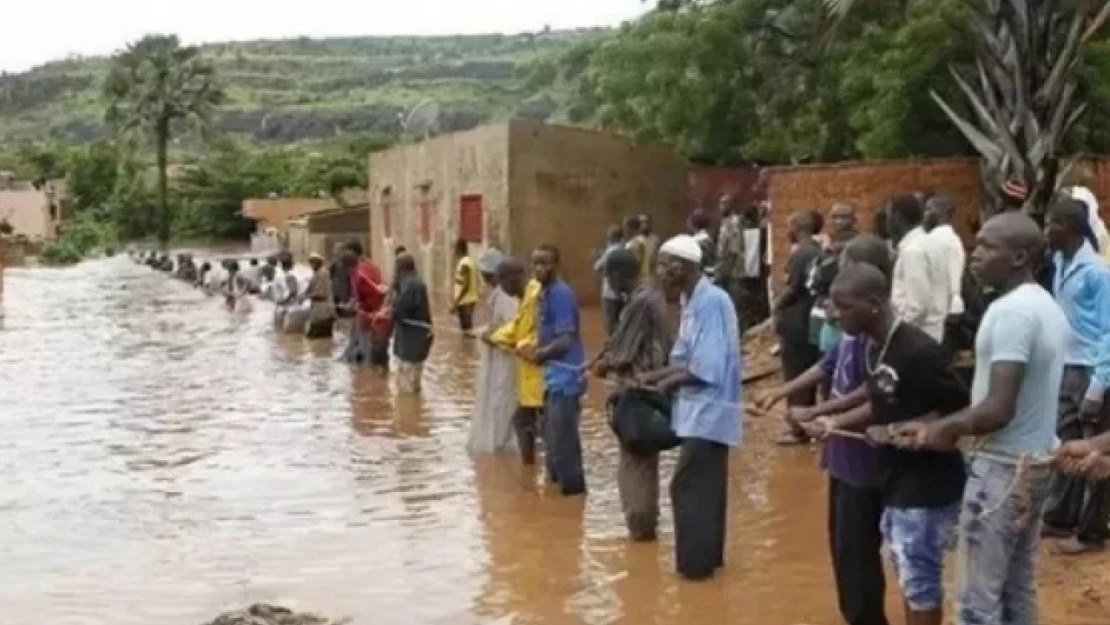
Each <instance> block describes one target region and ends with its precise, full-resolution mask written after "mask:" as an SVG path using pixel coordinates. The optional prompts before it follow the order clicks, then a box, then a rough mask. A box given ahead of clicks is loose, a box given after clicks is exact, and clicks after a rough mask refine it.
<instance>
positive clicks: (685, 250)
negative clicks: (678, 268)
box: [659, 234, 701, 264]
mask: <svg viewBox="0 0 1110 625" xmlns="http://www.w3.org/2000/svg"><path fill="white" fill-rule="evenodd" d="M659 253H660V254H669V255H671V256H674V257H675V258H681V259H682V260H688V261H690V262H692V263H695V264H701V245H700V244H699V243H698V240H697V239H695V238H694V237H692V236H690V235H688V234H680V235H678V236H675V237H671V238H669V239H667V242H666V243H664V244H663V245H662V246H661V247H660V248H659Z"/></svg>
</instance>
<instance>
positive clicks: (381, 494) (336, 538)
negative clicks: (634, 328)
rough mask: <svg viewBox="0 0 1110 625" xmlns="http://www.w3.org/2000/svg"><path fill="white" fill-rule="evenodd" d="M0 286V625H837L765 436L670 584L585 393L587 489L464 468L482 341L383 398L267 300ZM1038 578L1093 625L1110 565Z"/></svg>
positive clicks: (814, 482) (79, 282) (825, 577)
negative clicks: (708, 562)
mask: <svg viewBox="0 0 1110 625" xmlns="http://www.w3.org/2000/svg"><path fill="white" fill-rule="evenodd" d="M6 282H7V284H6V288H5V294H4V307H5V310H6V313H7V314H6V319H5V320H4V327H3V328H2V329H0V422H2V423H3V435H2V436H0V476H3V487H2V488H0V562H2V563H3V566H0V623H3V624H4V625H8V624H12V625H20V624H23V623H51V624H52V625H71V624H72V625H85V624H89V625H93V624H95V625H100V624H112V625H190V624H194V623H200V622H203V621H206V620H210V619H211V618H213V617H214V616H215V615H216V614H218V613H220V612H222V611H224V610H226V609H230V608H234V607H240V606H243V605H246V604H249V603H253V602H268V603H277V604H283V605H288V606H291V607H294V608H297V609H303V610H308V611H312V612H317V613H321V614H325V615H329V616H332V617H350V618H351V619H352V621H351V622H353V623H367V624H369V623H373V624H375V625H382V624H385V625H391V624H396V625H411V624H425V623H427V624H456V623H457V624H469V623H486V622H504V623H508V622H512V623H517V624H525V623H529V624H530V623H543V624H552V625H559V624H564V623H566V624H577V623H589V624H601V623H627V624H630V625H631V624H636V625H639V624H655V623H658V624H670V623H675V624H678V623H681V624H702V623H704V624H707V625H709V624H713V625H716V624H719V623H730V624H734V625H744V624H749V623H750V624H752V625H755V624H760V625H797V624H802V623H805V624H809V625H835V624H837V623H839V622H840V621H839V618H838V616H837V613H836V609H835V598H834V594H833V590H832V580H831V578H830V576H829V569H828V564H827V556H826V547H825V545H826V541H825V522H824V510H825V497H826V495H825V488H824V481H823V477H822V476H821V474H820V473H819V471H818V469H817V468H816V460H815V457H816V456H815V454H814V453H813V452H812V451H811V450H806V449H795V450H780V449H776V448H774V447H773V446H772V445H771V444H770V443H769V440H770V439H771V437H772V436H773V434H774V433H775V429H776V428H775V426H774V424H773V423H772V422H770V421H768V420H749V422H748V426H747V428H746V433H745V435H746V436H745V446H744V447H743V448H742V449H741V450H740V451H738V452H737V453H735V454H734V455H733V458H732V462H731V475H732V481H731V492H730V494H731V499H730V515H729V521H730V525H729V531H728V552H727V556H726V559H727V566H726V568H725V569H724V571H723V573H722V574H721V575H720V576H719V578H718V579H715V580H713V581H711V582H709V583H704V584H689V583H682V582H679V581H678V580H676V578H675V577H674V575H673V574H672V570H673V557H672V551H671V549H672V543H671V532H670V529H671V518H670V514H669V509H668V502H667V501H666V500H665V501H664V518H663V521H662V528H663V531H662V539H661V542H660V543H659V544H657V545H642V544H635V545H633V544H629V543H628V542H627V541H626V540H625V534H624V529H623V524H622V520H621V514H620V506H619V503H618V500H617V493H616V483H615V468H616V449H615V447H614V444H613V439H612V436H611V435H610V433H609V432H608V431H607V429H606V427H605V425H604V424H603V422H602V419H601V418H600V412H599V404H600V401H601V399H602V398H603V396H604V388H602V387H600V386H598V385H594V386H593V387H592V388H591V392H590V397H589V402H588V408H587V411H586V415H585V418H584V422H583V425H582V436H583V438H584V444H585V461H586V466H587V472H588V479H589V487H590V494H589V496H588V498H586V499H585V500H583V499H563V498H561V497H558V496H555V495H554V494H553V493H552V492H549V491H547V490H546V489H545V488H544V487H543V486H542V483H541V480H540V476H539V475H538V474H537V473H536V472H533V471H529V470H526V469H523V468H522V467H521V466H520V465H519V463H518V462H517V461H516V459H515V458H512V457H489V458H480V459H478V460H472V459H471V458H470V457H469V456H468V455H467V453H466V450H465V442H466V436H467V427H468V424H469V417H470V410H471V408H472V404H473V393H472V384H473V382H474V380H475V378H476V371H475V355H476V350H475V346H474V345H473V343H472V342H469V341H467V340H465V339H463V338H461V337H459V336H457V335H456V334H454V333H451V332H448V331H446V330H444V331H441V332H439V333H438V334H437V342H436V345H435V348H434V349H433V354H432V357H431V360H430V361H429V363H428V366H427V371H426V376H427V377H426V385H425V390H424V393H423V396H422V397H419V398H415V397H397V396H395V395H394V393H393V388H392V384H391V382H390V380H388V379H386V378H382V377H378V376H375V375H373V374H370V373H365V372H358V373H355V372H352V371H351V370H350V369H349V368H348V367H346V366H345V365H342V364H340V363H337V362H336V361H335V356H336V355H338V353H339V345H338V340H337V344H336V346H334V347H333V346H330V345H315V346H309V345H306V344H305V343H304V342H303V341H301V340H300V339H298V338H290V337H278V336H275V335H274V333H273V331H272V329H271V325H270V316H269V315H270V312H269V310H268V309H267V307H265V306H262V305H258V306H256V307H255V310H254V312H253V314H252V315H250V316H248V317H236V316H233V315H230V314H229V313H228V312H227V311H226V310H225V309H224V308H223V306H222V305H221V302H220V301H219V300H218V299H217V298H208V297H205V296H204V295H202V294H201V293H199V292H197V291H195V290H193V289H191V288H188V287H186V286H184V285H182V284H180V283H178V282H176V281H173V280H170V279H168V278H167V277H166V276H165V275H163V274H160V273H157V272H153V271H151V270H149V269H147V268H145V267H140V266H136V265H134V264H132V263H131V262H130V261H129V260H127V259H126V258H115V259H107V260H102V261H93V262H88V263H85V264H82V265H79V266H77V267H72V268H69V269H64V270H49V269H9V270H8V271H7V275H6ZM586 319H587V322H588V325H589V328H588V330H589V331H588V333H587V334H588V338H589V341H588V343H589V344H590V345H591V346H594V347H596V346H597V345H598V343H599V341H598V338H599V337H598V331H597V327H596V326H597V316H596V314H593V313H591V312H587V313H586ZM438 320H439V322H440V323H449V321H450V319H449V317H448V315H446V314H440V315H439V316H438ZM672 465H673V458H668V459H667V461H666V463H665V470H664V474H665V479H669V475H670V469H671V466H672ZM665 490H666V489H665V488H664V493H665ZM664 498H665V495H664ZM1042 569H1043V571H1042V589H1043V592H1042V596H1043V601H1042V603H1043V606H1044V607H1043V611H1044V613H1045V617H1046V620H1047V622H1051V623H1053V624H1054V625H1094V623H1096V622H1102V623H1105V620H1104V619H1105V615H1106V614H1108V613H1110V592H1108V588H1110V575H1108V573H1107V569H1110V561H1108V560H1106V559H1105V558H1101V559H1100V558H1097V557H1096V558H1094V559H1085V560H1081V561H1078V564H1073V563H1072V562H1071V561H1068V562H1062V561H1060V560H1059V558H1055V557H1047V556H1046V557H1045V558H1044V559H1043V564H1042ZM895 594H896V593H895V591H894V590H893V588H891V590H890V599H891V601H890V604H891V610H892V612H891V615H892V617H895V618H893V619H892V621H894V622H897V621H899V620H900V619H901V615H900V612H897V611H894V610H895V606H896V604H897V601H896V596H895Z"/></svg>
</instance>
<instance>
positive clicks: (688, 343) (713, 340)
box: [640, 235, 741, 580]
mask: <svg viewBox="0 0 1110 625" xmlns="http://www.w3.org/2000/svg"><path fill="white" fill-rule="evenodd" d="M701 261H702V258H701V246H700V245H699V244H698V242H697V241H696V240H695V239H694V237H692V236H689V235H679V236H676V237H674V238H671V239H669V240H668V241H667V242H666V243H664V244H663V246H662V247H661V248H660V250H659V265H660V278H661V280H662V281H663V282H665V283H666V284H667V285H669V286H668V288H673V289H674V290H675V291H676V292H679V293H681V294H682V296H683V297H684V298H685V300H686V304H685V306H684V307H683V309H682V322H681V325H680V327H679V331H678V339H677V340H676V341H675V344H674V348H673V349H672V350H671V354H670V361H669V365H668V366H667V367H664V368H662V369H659V370H657V371H654V372H651V373H647V374H644V375H643V376H641V378H640V382H641V383H642V384H643V385H645V386H650V387H653V388H656V389H658V390H660V391H662V392H672V391H674V392H676V397H675V403H674V407H673V409H672V423H673V426H674V430H675V434H677V435H678V437H679V438H681V439H682V445H681V448H680V451H679V455H678V464H677V465H676V466H675V469H674V477H673V478H672V480H671V503H672V505H673V507H674V525H675V563H676V566H677V568H678V573H679V575H681V576H683V577H685V578H686V579H690V580H702V579H708V578H709V577H712V576H713V574H714V573H715V572H716V571H717V569H719V568H720V567H722V566H724V563H725V559H724V552H725V522H726V516H727V510H728V453H729V447H730V446H735V445H738V444H739V443H740V415H739V411H740V408H741V403H740V374H741V372H740V330H739V327H738V324H737V321H736V310H735V309H734V308H733V306H732V300H730V299H729V297H728V294H727V293H725V292H724V291H722V290H721V289H719V288H718V287H716V286H713V285H712V284H711V283H710V282H709V280H708V279H706V278H705V276H704V274H703V273H702V262H701Z"/></svg>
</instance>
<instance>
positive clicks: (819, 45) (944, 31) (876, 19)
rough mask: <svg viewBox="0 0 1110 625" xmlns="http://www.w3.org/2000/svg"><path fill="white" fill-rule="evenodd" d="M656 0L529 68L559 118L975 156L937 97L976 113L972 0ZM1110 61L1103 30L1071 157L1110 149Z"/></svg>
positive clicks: (646, 132)
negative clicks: (965, 80)
mask: <svg viewBox="0 0 1110 625" xmlns="http://www.w3.org/2000/svg"><path fill="white" fill-rule="evenodd" d="M972 4H975V3H972ZM993 4H997V3H993ZM1003 5H1004V6H1009V5H1010V3H1003ZM658 6H659V9H657V10H656V11H654V12H653V13H651V14H649V15H648V16H646V17H645V18H644V19H642V20H639V21H637V22H635V23H632V24H628V25H626V26H624V27H623V28H621V29H620V30H619V31H618V32H616V33H614V34H613V35H611V36H609V37H605V38H600V39H596V40H591V41H589V42H584V43H583V44H580V45H579V46H576V47H575V48H573V49H571V50H569V51H565V52H560V53H555V54H552V55H546V56H543V57H540V58H537V59H534V60H533V61H531V62H530V63H527V64H525V65H523V66H522V67H521V69H520V70H519V72H520V76H521V78H522V80H524V82H525V84H529V85H532V86H534V87H540V86H542V88H541V89H540V91H538V92H537V95H535V96H533V97H534V98H536V99H549V100H550V101H551V102H554V103H557V104H558V106H559V111H558V112H557V113H556V118H560V119H566V120H569V121H574V122H585V123H593V124H596V125H599V126H601V127H604V128H607V129H611V130H615V131H620V132H625V133H628V134H631V135H633V136H634V137H637V138H639V139H641V140H660V141H666V142H669V143H672V144H674V145H675V146H676V147H677V148H678V149H679V150H680V151H681V152H682V153H683V154H685V155H687V156H688V157H690V158H693V159H697V160H707V161H715V162H736V161H756V162H763V163H770V164H784V163H800V162H814V161H838V160H853V159H884V158H904V157H928V156H951V155H959V154H972V153H973V151H972V148H971V146H970V145H969V144H968V142H967V140H966V138H965V137H964V135H963V134H962V133H960V131H959V130H958V129H957V128H956V126H955V125H954V124H953V123H952V120H951V119H950V118H949V117H948V116H947V115H946V114H945V112H944V111H943V110H942V109H941V108H940V107H939V106H938V105H937V103H936V101H934V100H933V98H932V97H931V95H930V94H931V92H936V93H937V94H938V95H939V96H940V97H941V98H943V99H944V101H946V102H950V103H954V111H955V112H956V113H957V114H959V115H961V116H963V117H965V118H969V117H973V116H974V112H973V111H971V110H969V109H968V105H967V98H966V97H965V96H964V94H963V92H962V91H961V90H960V88H959V86H958V85H957V83H956V81H955V80H953V77H952V74H951V70H950V68H954V69H956V70H957V71H958V72H960V73H961V74H962V75H964V76H974V75H975V49H976V46H977V43H976V41H977V40H976V37H975V34H974V33H973V32H971V31H970V30H969V29H968V28H967V25H968V24H970V23H972V22H971V19H972V8H971V6H969V3H968V2H967V1H966V0H927V1H921V0H917V1H915V0H898V1H896V0H870V1H858V2H847V1H844V0H661V1H660V2H658ZM1061 6H1063V4H1061ZM1066 25H1067V20H1061V21H1060V22H1059V23H1058V24H1057V26H1058V27H1064V26H1066ZM1108 70H1110V41H1108V40H1107V38H1106V33H1105V31H1100V32H1099V34H1097V35H1095V37H1094V38H1093V39H1092V40H1091V41H1090V42H1089V43H1088V45H1086V46H1085V48H1084V51H1083V54H1082V57H1081V59H1080V62H1079V65H1078V67H1077V68H1076V71H1077V72H1078V92H1077V94H1078V96H1079V97H1080V98H1082V99H1084V100H1085V101H1086V103H1087V105H1088V110H1087V114H1086V115H1085V116H1084V117H1082V118H1081V119H1080V120H1079V122H1078V123H1077V124H1076V125H1075V126H1074V127H1073V128H1072V129H1071V131H1070V132H1069V133H1068V134H1067V135H1066V137H1064V138H1063V140H1062V143H1061V148H1062V151H1064V152H1076V151H1089V152H1101V153H1106V152H1110V134H1108V132H1107V128H1108V127H1110V71H1108Z"/></svg>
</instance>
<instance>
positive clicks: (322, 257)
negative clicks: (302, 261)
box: [308, 252, 324, 260]
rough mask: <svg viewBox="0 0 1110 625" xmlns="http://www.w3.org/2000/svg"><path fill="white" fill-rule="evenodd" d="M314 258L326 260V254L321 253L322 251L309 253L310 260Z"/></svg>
mask: <svg viewBox="0 0 1110 625" xmlns="http://www.w3.org/2000/svg"><path fill="white" fill-rule="evenodd" d="M312 259H316V260H324V255H323V254H321V253H320V252H312V253H311V254H309V255H308V260H312Z"/></svg>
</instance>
